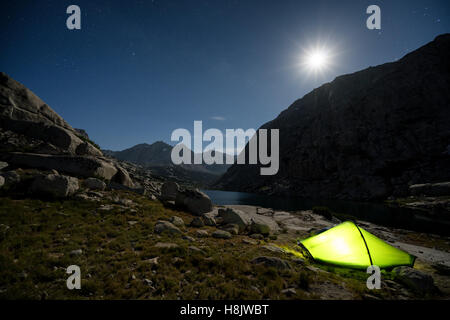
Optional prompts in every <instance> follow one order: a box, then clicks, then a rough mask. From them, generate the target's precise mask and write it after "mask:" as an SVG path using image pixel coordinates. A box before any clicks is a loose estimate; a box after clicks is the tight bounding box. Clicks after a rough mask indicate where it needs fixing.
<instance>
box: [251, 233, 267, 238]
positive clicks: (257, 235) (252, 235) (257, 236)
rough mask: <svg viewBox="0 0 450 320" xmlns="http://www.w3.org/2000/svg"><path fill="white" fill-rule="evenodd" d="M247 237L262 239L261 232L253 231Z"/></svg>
mask: <svg viewBox="0 0 450 320" xmlns="http://www.w3.org/2000/svg"><path fill="white" fill-rule="evenodd" d="M249 237H250V238H252V239H256V240H262V239H264V236H263V235H262V234H259V233H253V234H251V235H250V236H249Z"/></svg>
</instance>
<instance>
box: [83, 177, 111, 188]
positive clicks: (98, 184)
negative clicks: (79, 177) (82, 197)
mask: <svg viewBox="0 0 450 320" xmlns="http://www.w3.org/2000/svg"><path fill="white" fill-rule="evenodd" d="M83 186H84V187H85V188H88V189H91V190H101V191H103V190H105V188H106V183H104V182H103V181H102V180H100V179H97V178H87V179H86V180H84V181H83Z"/></svg>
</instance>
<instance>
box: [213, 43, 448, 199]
mask: <svg viewBox="0 0 450 320" xmlns="http://www.w3.org/2000/svg"><path fill="white" fill-rule="evenodd" d="M449 56H450V34H444V35H441V36H438V37H437V38H436V39H435V40H434V41H432V42H430V43H428V44H427V45H425V46H423V47H421V48H419V49H417V50H416V51H414V52H411V53H410V54H408V55H406V56H404V57H403V58H402V59H400V60H398V61H396V62H392V63H386V64H383V65H380V66H376V67H370V68H367V69H365V70H362V71H359V72H356V73H353V74H348V75H343V76H339V77H337V78H336V79H335V80H334V81H332V82H331V83H326V84H324V85H322V86H321V87H319V88H317V89H315V90H313V91H312V92H310V93H308V94H306V95H305V96H304V97H303V98H301V99H299V100H297V101H295V102H294V103H293V104H292V105H291V106H290V107H289V108H288V109H286V110H284V111H283V112H281V114H280V115H279V116H278V117H277V118H276V119H274V120H272V121H270V122H268V123H266V124H264V125H263V126H262V127H261V128H266V129H272V128H277V129H279V130H280V170H279V171H278V173H277V174H276V175H274V176H260V175H259V166H257V165H234V166H233V167H231V168H230V169H229V170H228V171H227V173H226V174H225V175H224V176H223V177H222V179H221V180H220V181H219V183H218V184H217V187H219V188H223V189H226V190H238V191H250V192H263V193H273V194H283V195H293V196H305V197H326V198H346V199H381V198H386V197H388V196H391V195H394V196H402V195H405V194H407V192H408V186H409V185H412V184H416V183H423V182H439V181H448V180H449V179H450V170H449V168H450V109H449V105H450V91H449V88H450V60H449V59H448V57H449ZM246 151H248V146H247V148H246Z"/></svg>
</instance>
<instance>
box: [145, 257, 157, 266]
mask: <svg viewBox="0 0 450 320" xmlns="http://www.w3.org/2000/svg"><path fill="white" fill-rule="evenodd" d="M158 259H159V257H154V258H151V259H147V260H144V262H145V263H148V264H150V265H152V266H157V265H158Z"/></svg>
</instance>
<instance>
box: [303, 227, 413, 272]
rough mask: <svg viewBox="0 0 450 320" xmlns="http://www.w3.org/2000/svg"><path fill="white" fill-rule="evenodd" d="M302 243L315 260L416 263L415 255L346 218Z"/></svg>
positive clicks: (384, 265)
mask: <svg viewBox="0 0 450 320" xmlns="http://www.w3.org/2000/svg"><path fill="white" fill-rule="evenodd" d="M300 243H301V245H302V247H303V248H304V249H306V250H307V252H308V253H309V254H310V255H311V256H312V258H313V259H314V260H316V261H319V262H323V263H327V264H334V265H339V266H345V267H350V268H358V269H363V268H364V269H365V268H367V267H368V266H370V265H376V266H378V267H380V268H391V267H396V266H411V267H412V266H413V265H414V260H415V257H414V256H412V255H410V254H409V253H407V252H404V251H402V250H400V249H397V248H394V247H393V246H391V245H389V244H387V243H386V242H384V241H383V240H381V239H379V238H377V237H376V236H374V235H373V234H371V233H369V232H367V231H366V230H364V229H363V228H361V227H359V226H357V225H356V224H355V223H354V222H353V221H346V222H343V223H341V224H339V225H337V226H335V227H333V228H331V229H328V230H327V231H324V232H322V233H320V234H318V235H315V236H312V237H310V238H307V239H305V240H302V241H300Z"/></svg>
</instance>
